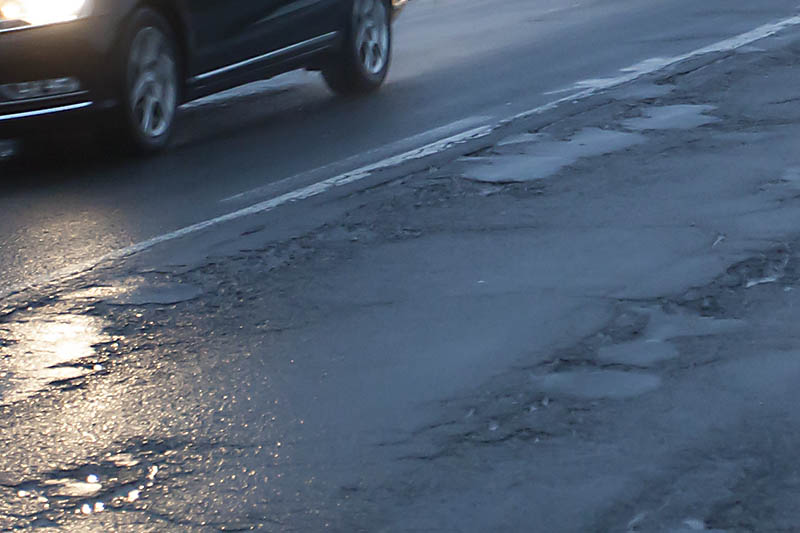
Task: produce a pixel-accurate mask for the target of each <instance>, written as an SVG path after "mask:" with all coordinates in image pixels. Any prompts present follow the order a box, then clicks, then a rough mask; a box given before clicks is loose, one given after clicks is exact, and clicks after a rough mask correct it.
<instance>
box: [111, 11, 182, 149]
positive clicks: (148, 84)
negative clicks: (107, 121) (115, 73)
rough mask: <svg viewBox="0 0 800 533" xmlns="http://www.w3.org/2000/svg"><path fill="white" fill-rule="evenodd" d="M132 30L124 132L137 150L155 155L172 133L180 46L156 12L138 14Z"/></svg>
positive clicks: (125, 80) (127, 57)
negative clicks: (178, 46)
mask: <svg viewBox="0 0 800 533" xmlns="http://www.w3.org/2000/svg"><path fill="white" fill-rule="evenodd" d="M130 28H131V31H130V34H129V38H128V45H127V47H126V48H125V50H126V53H125V68H124V72H123V88H122V92H123V96H122V102H121V104H122V114H123V123H122V124H121V126H122V127H123V128H124V130H123V132H122V133H123V134H124V136H125V140H126V141H127V144H128V146H129V147H130V148H132V149H133V150H134V151H137V152H144V153H152V152H156V151H158V150H161V149H163V148H164V147H165V146H166V145H167V143H168V142H169V139H170V136H171V134H172V129H173V124H174V121H175V115H176V112H177V108H178V98H179V77H178V59H177V53H176V50H177V47H176V44H175V38H174V36H173V32H172V30H171V28H170V26H169V24H168V23H167V22H166V20H165V19H164V18H163V17H162V16H161V15H159V14H158V13H156V12H155V11H152V10H150V9H141V10H140V11H138V12H137V13H136V14H135V15H134V16H133V19H132V24H131V26H130Z"/></svg>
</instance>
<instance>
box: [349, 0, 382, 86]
mask: <svg viewBox="0 0 800 533" xmlns="http://www.w3.org/2000/svg"><path fill="white" fill-rule="evenodd" d="M353 10H354V13H353V15H354V17H355V24H354V28H355V33H356V39H355V42H356V52H357V53H358V58H359V60H360V61H361V65H362V66H363V67H364V70H366V71H367V72H368V73H369V74H372V75H377V74H380V73H381V71H382V70H383V69H384V68H385V67H386V64H387V62H388V61H389V16H388V12H387V10H386V3H385V2H384V1H383V0H356V1H355V2H354V5H353Z"/></svg>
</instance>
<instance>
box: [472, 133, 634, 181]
mask: <svg viewBox="0 0 800 533" xmlns="http://www.w3.org/2000/svg"><path fill="white" fill-rule="evenodd" d="M540 139H541V138H540V137H538V136H537V137H536V139H534V140H533V141H532V142H531V141H528V142H525V141H523V140H522V139H521V138H520V137H519V136H516V137H512V138H510V139H507V140H506V141H507V142H506V143H505V144H501V145H499V146H498V151H499V152H500V155H491V156H486V157H467V158H462V159H461V160H460V162H461V164H463V165H464V166H465V168H464V171H463V173H462V175H463V177H464V178H466V179H468V180H472V181H479V182H484V183H518V182H526V181H535V180H540V179H544V178H547V177H549V176H552V175H553V174H555V173H557V172H558V171H559V170H561V169H562V168H564V167H567V166H569V165H572V164H574V163H576V162H577V161H578V160H580V159H582V158H588V157H595V156H600V155H604V154H610V153H613V152H617V151H620V150H624V149H626V148H630V147H631V146H635V145H637V144H641V143H643V142H645V140H646V139H645V137H644V136H642V135H640V134H637V133H627V132H621V131H614V130H604V129H600V128H586V129H584V130H581V131H580V132H578V133H577V134H576V135H574V136H573V137H572V138H571V139H568V140H566V141H552V140H551V141H542V140H540Z"/></svg>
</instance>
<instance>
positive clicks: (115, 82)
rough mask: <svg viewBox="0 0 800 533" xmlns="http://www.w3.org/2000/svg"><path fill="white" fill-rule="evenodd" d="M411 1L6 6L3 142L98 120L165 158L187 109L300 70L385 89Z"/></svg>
mask: <svg viewBox="0 0 800 533" xmlns="http://www.w3.org/2000/svg"><path fill="white" fill-rule="evenodd" d="M405 1H406V0H228V1H219V0H0V138H3V137H8V136H10V135H19V134H20V133H19V132H35V131H37V130H42V129H45V128H48V123H49V122H50V121H52V120H55V119H62V118H68V119H72V118H76V117H86V116H88V115H91V116H92V117H95V118H97V117H100V118H101V120H102V122H103V123H104V124H105V125H106V126H109V125H110V126H111V128H112V129H113V131H114V132H115V133H118V134H119V136H120V137H121V139H122V140H123V142H124V143H125V144H126V145H127V146H129V147H131V148H133V149H135V150H137V151H140V152H153V151H157V150H159V149H161V148H163V147H164V146H166V144H167V142H168V141H169V138H170V134H171V132H172V130H173V125H174V122H175V115H176V110H177V107H178V106H179V105H180V104H181V103H183V102H187V101H190V100H194V99H197V98H200V97H203V96H207V95H209V94H212V93H216V92H219V91H222V90H225V89H229V88H232V87H235V86H238V85H242V84H245V83H249V82H251V81H255V80H259V79H265V78H269V77H271V76H275V75H277V74H281V73H283V72H287V71H289V70H294V69H300V68H306V69H309V70H320V71H321V72H322V74H323V76H324V78H325V80H326V82H327V84H328V85H329V86H330V88H331V89H332V90H333V91H335V92H337V93H340V94H358V93H367V92H370V91H374V90H376V89H377V88H378V87H379V86H380V85H381V84H382V83H383V81H384V79H385V77H386V74H387V71H388V68H389V62H390V55H391V47H392V21H393V19H394V17H395V16H396V15H397V13H399V11H400V9H401V8H402V7H403V4H404V3H405Z"/></svg>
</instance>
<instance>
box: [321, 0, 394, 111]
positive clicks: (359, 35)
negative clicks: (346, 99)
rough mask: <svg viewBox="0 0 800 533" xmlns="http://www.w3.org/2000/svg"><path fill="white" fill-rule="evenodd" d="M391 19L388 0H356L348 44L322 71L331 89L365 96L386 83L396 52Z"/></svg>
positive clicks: (351, 17) (349, 28) (346, 43)
mask: <svg viewBox="0 0 800 533" xmlns="http://www.w3.org/2000/svg"><path fill="white" fill-rule="evenodd" d="M391 18H392V17H391V8H390V7H389V4H388V2H387V1H386V0H353V7H352V11H351V15H350V22H349V27H348V28H347V32H346V35H345V42H344V45H343V47H342V49H341V51H340V52H339V53H338V54H337V57H336V58H335V59H334V60H333V61H332V62H331V63H330V64H329V65H327V66H326V67H325V68H323V70H322V74H323V76H324V77H325V81H326V82H327V83H328V86H329V87H330V88H331V90H333V91H334V92H336V93H339V94H344V95H352V94H364V93H369V92H372V91H375V90H376V89H378V88H379V87H380V86H381V84H383V81H384V80H385V79H386V74H387V73H388V72H389V63H390V61H391V53H392V25H391Z"/></svg>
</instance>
